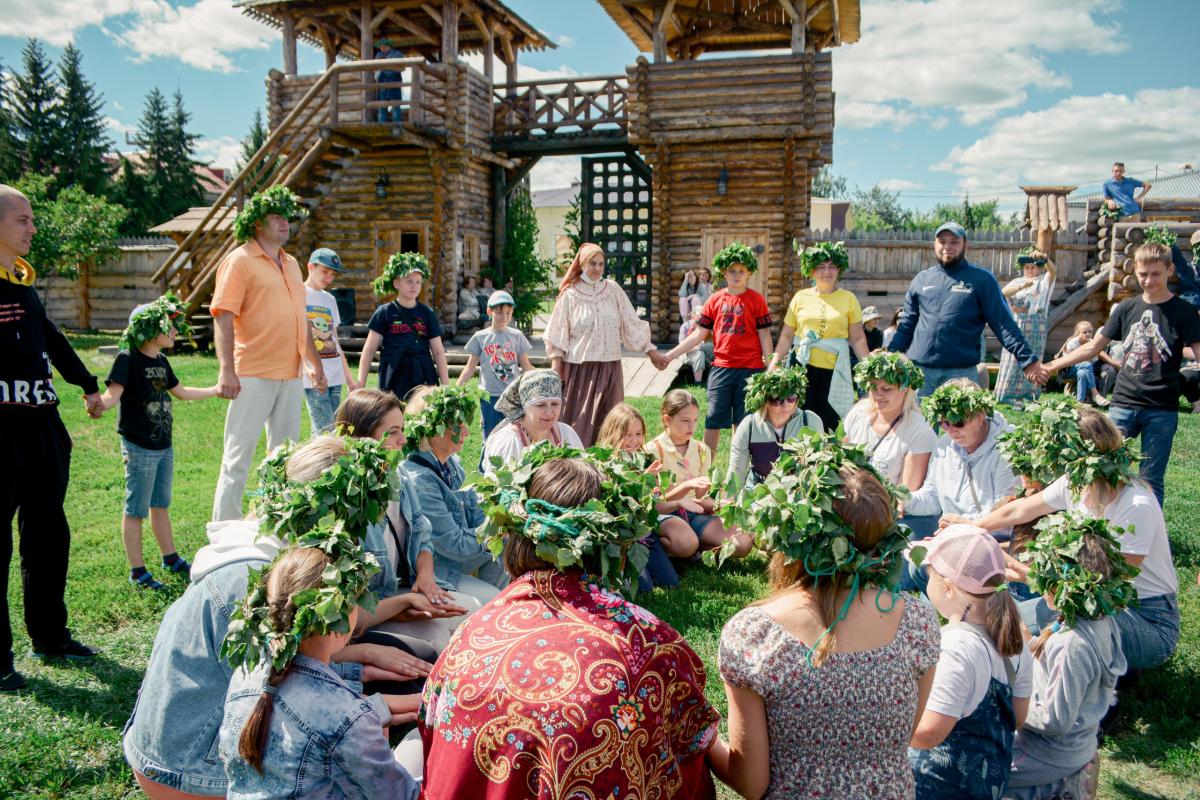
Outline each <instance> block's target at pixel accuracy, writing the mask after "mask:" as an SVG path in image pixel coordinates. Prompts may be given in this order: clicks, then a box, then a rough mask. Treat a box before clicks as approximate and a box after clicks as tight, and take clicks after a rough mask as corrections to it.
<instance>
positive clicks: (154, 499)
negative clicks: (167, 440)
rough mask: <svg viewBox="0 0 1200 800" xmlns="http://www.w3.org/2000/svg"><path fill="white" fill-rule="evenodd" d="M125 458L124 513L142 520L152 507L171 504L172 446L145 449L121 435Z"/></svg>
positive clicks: (173, 462)
mask: <svg viewBox="0 0 1200 800" xmlns="http://www.w3.org/2000/svg"><path fill="white" fill-rule="evenodd" d="M121 458H122V459H124V461H125V516H127V517H133V518H135V519H145V518H146V517H147V516H149V513H150V509H151V508H167V507H168V506H169V505H171V481H172V480H173V478H174V474H175V449H174V448H172V447H168V448H166V449H165V450H147V449H146V448H145V447H139V446H138V445H136V444H134V443H133V442H131V441H129V440H128V439H126V438H124V437H121Z"/></svg>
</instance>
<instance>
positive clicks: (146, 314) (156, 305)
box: [120, 292, 192, 351]
mask: <svg viewBox="0 0 1200 800" xmlns="http://www.w3.org/2000/svg"><path fill="white" fill-rule="evenodd" d="M187 310H188V309H187V305H186V304H184V302H183V301H182V300H180V299H179V296H178V295H176V294H175V293H174V292H167V293H166V294H164V295H163V296H162V297H160V298H158V299H157V300H155V301H154V302H153V303H150V304H149V305H148V306H146V307H145V308H143V309H142V310H141V311H139V312H137V313H136V314H134V315H133V318H132V319H131V320H130V321H129V326H128V327H127V328H125V330H124V331H122V332H121V343H120V346H121V349H122V350H131V351H132V350H135V349H137V348H138V347H141V346H142V345H143V344H145V343H146V342H148V341H150V340H151V339H153V338H154V337H156V336H161V335H162V334H164V333H170V331H171V327H172V326H174V328H175V333H177V334H178V335H179V336H181V337H183V338H185V339H186V338H190V337H191V335H192V326H191V325H189V324H188V320H187Z"/></svg>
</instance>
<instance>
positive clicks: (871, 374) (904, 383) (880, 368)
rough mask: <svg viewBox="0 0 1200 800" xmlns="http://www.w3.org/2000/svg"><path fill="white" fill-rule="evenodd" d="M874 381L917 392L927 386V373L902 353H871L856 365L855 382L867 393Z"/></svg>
mask: <svg viewBox="0 0 1200 800" xmlns="http://www.w3.org/2000/svg"><path fill="white" fill-rule="evenodd" d="M872 381H883V382H884V383H886V384H888V385H890V386H895V387H897V388H898V389H912V390H913V391H914V392H915V391H917V390H918V389H920V388H921V387H922V386H924V385H925V373H924V372H923V371H922V370H921V368H920V367H918V366H917V365H916V364H914V363H913V362H912V361H911V360H909V358H908V357H907V356H905V355H904V354H902V353H887V352H881V353H871V355H869V356H867V357H866V358H864V359H863V360H862V361H860V362H858V363H857V364H855V365H854V382H855V383H857V384H858V388H859V389H861V390H863V391H866V390H868V389H870V388H871V382H872Z"/></svg>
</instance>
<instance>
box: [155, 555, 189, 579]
mask: <svg viewBox="0 0 1200 800" xmlns="http://www.w3.org/2000/svg"><path fill="white" fill-rule="evenodd" d="M162 565H163V569H165V570H167V571H168V572H173V573H175V574H176V575H178V574H180V573H183V575H185V576H190V575H191V572H192V565H191V564H189V563H188V562H187V560H186V559H184V558H180V557H178V556H176V558H175V561H174V562H173V563H170V564H168V563H167V560H166V559H165V558H164V559H163V562H162Z"/></svg>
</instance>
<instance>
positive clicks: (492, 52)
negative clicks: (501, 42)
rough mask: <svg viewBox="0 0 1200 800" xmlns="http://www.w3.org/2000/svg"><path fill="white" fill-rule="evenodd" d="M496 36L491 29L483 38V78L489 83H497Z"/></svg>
mask: <svg viewBox="0 0 1200 800" xmlns="http://www.w3.org/2000/svg"><path fill="white" fill-rule="evenodd" d="M495 72H496V36H495V34H493V33H492V31H491V29H490V28H489V29H488V32H487V33H486V34H485V35H484V37H483V76H484V77H485V78H487V79H488V83H490V84H493V85H494V84H495V83H496V75H495Z"/></svg>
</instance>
